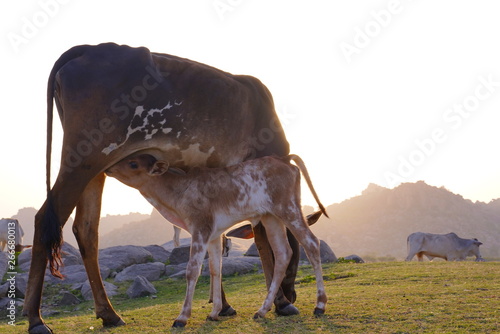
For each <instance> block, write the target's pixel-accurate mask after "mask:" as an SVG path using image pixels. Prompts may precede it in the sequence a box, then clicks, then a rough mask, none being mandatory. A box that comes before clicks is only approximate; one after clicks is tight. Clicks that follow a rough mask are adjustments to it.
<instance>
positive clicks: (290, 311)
mask: <svg viewBox="0 0 500 334" xmlns="http://www.w3.org/2000/svg"><path fill="white" fill-rule="evenodd" d="M276 314H277V315H282V316H289V315H297V314H299V310H298V309H297V308H296V307H295V306H294V305H293V304H286V305H285V306H282V307H280V308H278V307H277V308H276Z"/></svg>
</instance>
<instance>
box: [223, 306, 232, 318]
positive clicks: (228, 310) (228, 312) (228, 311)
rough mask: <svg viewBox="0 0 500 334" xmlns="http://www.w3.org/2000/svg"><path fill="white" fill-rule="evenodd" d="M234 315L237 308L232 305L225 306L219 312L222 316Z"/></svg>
mask: <svg viewBox="0 0 500 334" xmlns="http://www.w3.org/2000/svg"><path fill="white" fill-rule="evenodd" d="M233 315H236V310H235V309H234V308H232V307H231V306H228V307H226V308H223V309H222V310H221V311H220V312H219V316H221V317H230V316H233Z"/></svg>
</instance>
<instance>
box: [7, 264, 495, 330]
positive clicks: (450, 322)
mask: <svg viewBox="0 0 500 334" xmlns="http://www.w3.org/2000/svg"><path fill="white" fill-rule="evenodd" d="M311 275H312V271H311V269H310V268H309V267H301V269H300V271H299V275H298V278H297V282H298V283H297V286H296V287H297V295H298V301H297V302H296V306H297V307H298V308H299V310H300V311H301V314H300V315H298V316H292V317H278V316H276V315H275V314H274V313H273V312H269V313H268V315H267V317H266V318H265V319H260V320H253V319H252V316H253V314H254V313H255V311H256V310H257V309H258V308H259V306H260V305H261V303H262V301H263V300H264V297H265V289H264V286H265V285H264V279H263V276H262V275H261V274H250V275H241V276H235V277H227V278H224V287H225V289H226V293H227V296H228V300H229V301H230V303H231V305H232V306H233V307H234V308H235V309H236V310H237V311H238V315H237V316H235V317H227V318H222V320H221V321H218V322H208V321H206V320H205V318H206V316H207V315H208V313H209V312H210V309H211V304H208V303H207V299H208V290H209V289H208V279H200V282H199V284H198V288H197V291H196V295H195V300H194V307H193V314H192V317H191V319H190V320H189V322H188V326H187V327H186V328H185V329H172V328H171V327H170V326H171V324H172V322H173V320H174V319H175V318H176V316H177V315H178V313H179V311H180V309H181V305H182V302H183V299H184V290H185V285H184V284H185V283H184V282H183V281H182V280H172V279H166V280H163V281H158V282H155V286H156V287H157V289H158V294H157V298H154V299H153V298H151V297H145V298H140V299H135V300H130V299H127V298H126V297H125V295H124V294H121V295H119V296H116V297H114V298H113V300H112V302H113V305H114V307H115V309H117V311H118V312H119V314H120V315H121V316H122V317H123V319H124V320H125V322H127V325H126V326H123V327H118V328H111V329H103V328H102V325H101V321H100V320H96V319H95V316H94V314H93V311H92V309H91V308H92V307H93V305H92V303H88V302H86V303H82V304H80V305H77V306H76V307H75V306H73V307H69V308H57V309H58V310H60V314H59V315H56V316H53V317H47V318H46V319H45V320H46V322H47V323H48V324H49V326H50V327H51V328H52V329H53V330H54V331H55V333H64V334H66V333H68V334H69V333H113V334H114V333H127V334H130V333H183V334H184V333H245V334H248V333H472V332H476V333H500V320H499V319H500V279H499V278H500V262H485V263H475V262H425V263H417V262H410V263H407V262H385V263H368V264H353V263H342V264H329V265H324V275H325V278H326V282H325V284H326V289H327V294H328V297H329V303H328V305H327V312H326V315H325V316H323V317H319V318H316V317H314V316H313V315H312V312H313V308H314V301H315V295H316V286H315V281H314V279H311V277H312V276H311ZM125 289H126V286H125V287H123V288H122V290H121V291H122V292H124V291H125ZM2 317H3V316H2ZM3 319H5V320H4V321H2V322H1V323H0V333H20V332H23V331H25V330H26V328H27V321H26V319H25V318H22V317H20V316H19V315H18V319H17V322H16V323H17V326H16V327H13V326H8V325H7V320H6V318H5V317H3Z"/></svg>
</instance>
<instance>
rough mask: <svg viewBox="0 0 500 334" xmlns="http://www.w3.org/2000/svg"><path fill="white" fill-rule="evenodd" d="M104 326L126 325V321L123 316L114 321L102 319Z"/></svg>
mask: <svg viewBox="0 0 500 334" xmlns="http://www.w3.org/2000/svg"><path fill="white" fill-rule="evenodd" d="M102 326H103V327H118V326H125V321H123V319H122V318H120V317H119V318H118V320H114V321H104V320H103V321H102Z"/></svg>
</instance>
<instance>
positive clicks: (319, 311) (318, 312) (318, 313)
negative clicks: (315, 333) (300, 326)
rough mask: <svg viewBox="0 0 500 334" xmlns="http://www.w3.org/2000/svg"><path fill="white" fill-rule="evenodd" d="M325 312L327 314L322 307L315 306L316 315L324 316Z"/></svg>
mask: <svg viewBox="0 0 500 334" xmlns="http://www.w3.org/2000/svg"><path fill="white" fill-rule="evenodd" d="M323 314H325V310H322V309H320V308H317V307H315V308H314V315H315V316H316V317H320V316H322V315H323Z"/></svg>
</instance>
